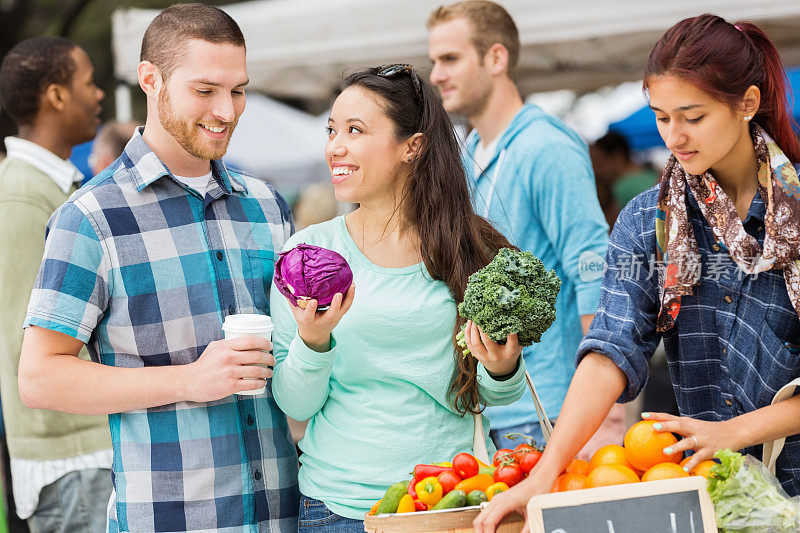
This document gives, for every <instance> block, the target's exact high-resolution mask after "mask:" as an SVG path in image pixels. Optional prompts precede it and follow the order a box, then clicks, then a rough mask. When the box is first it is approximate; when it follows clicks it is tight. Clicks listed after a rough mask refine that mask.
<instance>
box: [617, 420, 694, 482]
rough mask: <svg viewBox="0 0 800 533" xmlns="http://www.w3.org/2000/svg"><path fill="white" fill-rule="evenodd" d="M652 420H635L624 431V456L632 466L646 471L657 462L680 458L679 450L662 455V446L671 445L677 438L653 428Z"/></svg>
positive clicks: (653, 422) (671, 461)
mask: <svg viewBox="0 0 800 533" xmlns="http://www.w3.org/2000/svg"><path fill="white" fill-rule="evenodd" d="M655 423H656V422H655V421H653V420H642V421H641V422H637V423H635V424H634V425H632V426H631V427H630V429H628V432H627V433H625V441H624V442H625V457H626V458H627V459H628V462H629V463H630V464H631V466H633V467H634V468H637V469H639V470H643V471H645V472H646V471H647V470H650V468H651V467H653V466H655V465H657V464H658V463H664V462H670V463H677V462H678V461H680V460H681V456H682V454H681V452H677V453H674V454H672V455H664V452H663V450H664V448H666V447H667V446H672V445H674V444H675V443H676V442H678V439H676V438H675V435H673V434H672V433H670V432H658V431H656V430H655V429H653V424H655Z"/></svg>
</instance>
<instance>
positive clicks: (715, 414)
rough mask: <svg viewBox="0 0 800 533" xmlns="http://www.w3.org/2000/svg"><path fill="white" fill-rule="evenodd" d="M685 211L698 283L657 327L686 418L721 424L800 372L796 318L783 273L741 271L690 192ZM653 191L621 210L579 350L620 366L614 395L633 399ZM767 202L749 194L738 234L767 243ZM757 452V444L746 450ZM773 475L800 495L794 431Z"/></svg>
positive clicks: (645, 327) (647, 301)
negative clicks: (670, 323) (669, 324)
mask: <svg viewBox="0 0 800 533" xmlns="http://www.w3.org/2000/svg"><path fill="white" fill-rule="evenodd" d="M686 197H687V201H688V213H689V217H690V219H691V223H692V227H693V229H694V233H695V236H696V238H697V244H698V247H699V249H700V254H701V256H702V283H701V284H700V285H698V286H695V287H694V293H693V294H692V295H691V296H683V297H682V298H681V309H680V313H679V314H678V320H677V322H676V325H675V327H673V328H672V329H670V330H669V331H667V332H666V333H664V335H663V339H664V346H665V348H666V352H667V360H668V363H669V371H670V376H671V378H672V383H673V388H674V390H675V396H676V399H677V402H678V407H679V409H680V412H681V414H682V415H683V416H689V417H692V418H697V419H701V420H709V421H721V420H728V419H730V418H733V417H735V416H738V415H741V414H743V413H746V412H749V411H753V410H755V409H758V408H760V407H764V406H767V405H769V404H770V403H771V402H772V398H773V397H774V396H775V393H777V392H778V390H779V389H780V388H781V387H782V386H783V385H785V384H786V383H788V382H790V381H791V380H793V379H795V378H797V377H800V352H798V349H797V345H798V344H800V321H798V317H797V313H796V312H795V311H794V308H793V307H792V304H791V302H790V301H789V297H788V295H787V292H786V283H785V281H784V277H783V272H782V271H780V270H777V271H768V272H762V273H761V274H758V275H747V274H744V273H743V272H742V271H741V270H740V269H739V268H738V267H737V265H736V264H735V263H734V262H733V260H731V258H730V256H729V255H728V253H727V252H726V250H725V249H724V247H723V246H722V244H721V243H718V242H716V239H715V238H714V234H713V233H712V231H711V227H710V226H709V224H708V223H707V222H706V220H705V218H704V217H703V215H702V213H701V212H700V209H699V207H698V205H697V202H696V201H695V198H694V195H692V194H691V193H688V192H687V195H686ZM657 201H658V187H654V188H652V189H650V190H648V191H646V192H644V193H642V194H640V195H639V196H637V197H636V198H635V199H634V200H632V201H631V202H630V203H629V204H628V205H627V206H626V207H625V209H624V210H623V211H622V213H621V214H620V216H619V218H618V219H617V222H616V224H615V226H614V230H613V231H612V233H611V242H610V244H609V248H608V254H607V257H606V261H607V266H608V270H607V271H606V273H605V276H604V279H603V288H602V295H601V300H600V309H599V310H598V312H597V315H596V316H595V318H594V321H593V322H592V325H591V328H590V329H589V333H588V335H587V336H586V337H585V338H584V340H583V342H582V343H581V345H580V347H579V349H578V361H580V360H581V359H582V358H583V356H584V355H586V353H588V352H590V351H593V352H597V353H600V354H603V355H605V356H607V357H609V358H610V359H611V360H612V361H614V363H616V364H617V366H618V367H619V368H620V369H622V371H623V372H625V375H626V376H627V378H628V386H627V388H626V389H625V392H624V393H623V395H622V397H621V398H620V400H622V401H630V400H632V399H634V398H635V397H636V396H637V395H638V394H639V392H641V390H642V388H643V387H644V386H645V383H646V382H647V376H648V364H647V363H648V360H649V359H650V357H651V356H652V355H653V351H654V350H655V348H656V345H657V344H658V342H659V340H660V338H661V335H659V334H658V333H656V316H657V313H658V294H659V288H658V274H657V269H658V268H659V265H657V264H656V263H655V258H654V256H655V251H656V236H655V229H654V219H655V216H656V210H657V207H656V204H657ZM764 213H765V206H764V202H763V201H762V199H761V197H760V195H756V197H755V199H754V200H753V202H752V204H751V206H750V210H749V212H748V214H747V218H746V220H745V221H744V228H745V230H746V231H747V232H748V233H749V234H751V235H753V236H754V237H756V238H757V239H758V241H759V243H760V244H762V245H763V241H764V222H763V221H764ZM744 451H745V452H746V453H751V454H753V455H754V456H755V457H757V458H759V459H760V458H761V446H760V445H759V446H756V447H753V448H748V449H747V450H744ZM776 473H777V476H778V479H779V480H780V481H781V483H782V485H783V488H784V489H785V490H786V491H787V492H788V493H789V494H791V495H796V494H800V436H797V435H796V436H793V437H789V438H787V439H786V446H785V448H784V449H783V452H782V453H781V455H780V456H779V458H778V462H777V468H776Z"/></svg>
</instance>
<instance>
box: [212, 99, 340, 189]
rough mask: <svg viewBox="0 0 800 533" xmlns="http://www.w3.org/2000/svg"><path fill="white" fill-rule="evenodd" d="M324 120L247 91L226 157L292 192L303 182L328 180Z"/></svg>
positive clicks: (238, 166) (229, 161)
mask: <svg viewBox="0 0 800 533" xmlns="http://www.w3.org/2000/svg"><path fill="white" fill-rule="evenodd" d="M326 124H327V121H326V120H321V119H320V118H319V117H315V116H314V115H309V114H308V113H304V112H302V111H298V110H297V109H294V108H293V107H289V106H287V105H285V104H282V103H281V102H278V101H276V100H273V99H271V98H267V97H266V96H263V95H260V94H255V93H250V94H249V95H247V108H246V112H245V113H243V114H242V116H241V118H240V119H239V124H238V125H237V126H236V129H235V130H234V132H233V137H232V138H231V143H230V145H229V146H228V151H227V152H226V153H225V161H226V162H227V163H229V164H232V165H233V166H234V167H236V168H239V169H242V170H246V171H247V172H250V173H251V174H253V175H255V176H258V177H261V178H266V179H269V181H270V182H271V183H272V184H273V185H275V186H276V187H277V188H278V189H279V190H280V191H281V192H282V193H284V194H287V195H290V196H291V195H292V194H293V193H294V192H296V190H297V189H300V188H302V187H303V186H304V185H307V184H309V183H313V182H317V181H327V180H329V179H330V173H329V171H328V165H327V163H326V162H325V156H324V152H325V141H326V140H327V137H326V135H325V129H324V128H325V125H326Z"/></svg>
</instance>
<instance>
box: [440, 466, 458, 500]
mask: <svg viewBox="0 0 800 533" xmlns="http://www.w3.org/2000/svg"><path fill="white" fill-rule="evenodd" d="M437 479H438V480H439V484H440V485H441V486H442V494H447V493H448V492H450V491H451V490H453V487H455V486H456V485H457V484H458V483H459V482H460V481H461V478H460V477H458V476H457V475H456V474H455V472H453V471H452V470H447V471H446V472H442V473H441V474H439V476H438V477H437Z"/></svg>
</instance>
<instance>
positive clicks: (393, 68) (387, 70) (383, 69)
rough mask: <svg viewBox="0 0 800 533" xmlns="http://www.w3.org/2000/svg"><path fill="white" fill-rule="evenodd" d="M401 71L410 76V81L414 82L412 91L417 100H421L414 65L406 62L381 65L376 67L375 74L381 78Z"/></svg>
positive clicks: (420, 87) (420, 88) (389, 76)
mask: <svg viewBox="0 0 800 533" xmlns="http://www.w3.org/2000/svg"><path fill="white" fill-rule="evenodd" d="M402 72H405V73H406V74H408V75H409V76H410V77H411V82H412V83H413V84H414V92H415V93H416V95H417V98H418V99H419V101H420V102H422V85H420V83H419V77H418V76H417V71H415V70H414V67H413V66H412V65H409V64H408V63H395V64H393V65H381V66H380V67H378V71H377V72H376V73H375V74H377V75H378V76H381V77H383V78H391V77H393V76H396V75H397V74H400V73H402Z"/></svg>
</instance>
